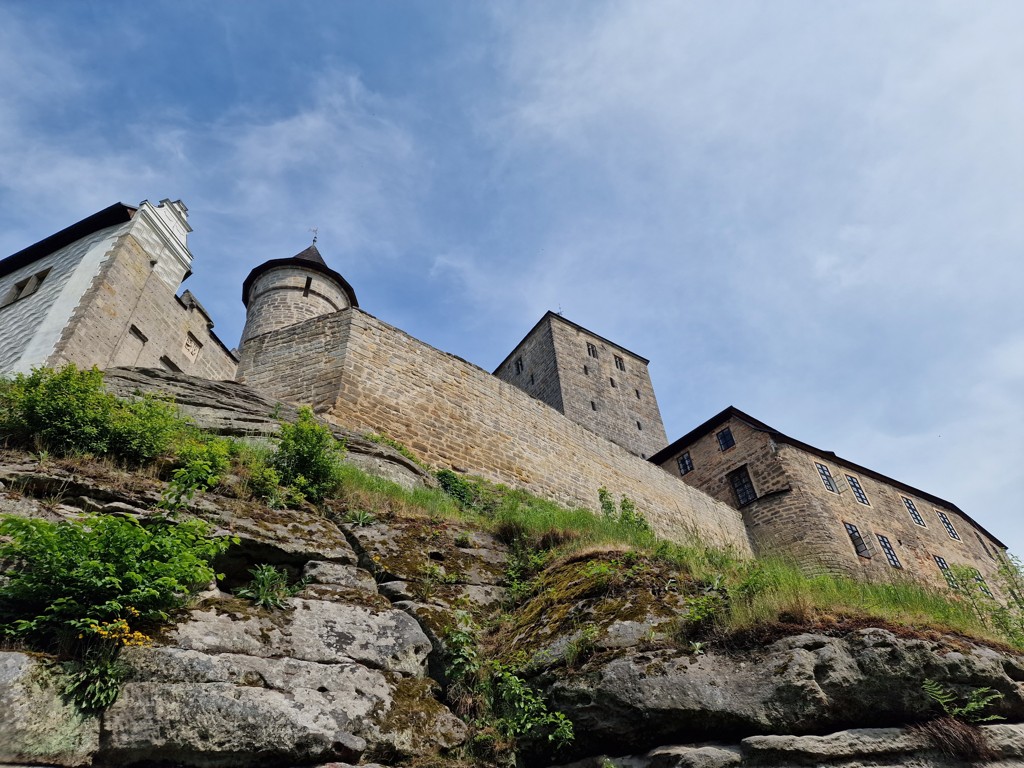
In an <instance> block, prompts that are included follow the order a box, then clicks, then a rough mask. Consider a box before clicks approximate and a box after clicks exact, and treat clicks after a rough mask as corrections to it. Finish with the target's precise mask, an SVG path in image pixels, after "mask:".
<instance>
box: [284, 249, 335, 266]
mask: <svg viewBox="0 0 1024 768" xmlns="http://www.w3.org/2000/svg"><path fill="white" fill-rule="evenodd" d="M292 258H293V259H299V260H301V261H312V262H314V263H316V264H323V265H324V266H325V267H326V266H327V262H326V261H324V257H323V256H321V255H320V251H318V250H317V247H316V243H313V244H312V245H311V246H309V248H307V249H306V250H304V251H301V252H300V253H296V254H295V255H294V256H292Z"/></svg>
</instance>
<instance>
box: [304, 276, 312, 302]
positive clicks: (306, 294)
mask: <svg viewBox="0 0 1024 768" xmlns="http://www.w3.org/2000/svg"><path fill="white" fill-rule="evenodd" d="M312 287H313V278H312V277H307V278H306V284H305V285H304V286H302V298H304V299H307V298H309V289H310V288H312Z"/></svg>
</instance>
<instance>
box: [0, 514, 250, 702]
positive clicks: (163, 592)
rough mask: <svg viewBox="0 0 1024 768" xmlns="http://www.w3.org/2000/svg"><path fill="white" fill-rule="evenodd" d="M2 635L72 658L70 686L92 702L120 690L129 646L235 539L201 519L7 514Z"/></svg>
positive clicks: (185, 595)
mask: <svg viewBox="0 0 1024 768" xmlns="http://www.w3.org/2000/svg"><path fill="white" fill-rule="evenodd" d="M0 537H2V538H0V561H2V562H5V563H6V564H7V570H6V571H5V573H4V576H5V579H4V581H3V582H2V583H0V635H3V636H5V637H7V638H9V639H13V640H17V641H20V642H22V643H24V644H25V645H27V646H28V647H30V648H33V649H35V650H39V651H45V652H52V653H57V654H59V655H61V656H63V657H65V658H66V659H67V661H66V662H65V663H64V664H63V669H64V672H65V682H64V692H65V694H66V695H67V696H69V697H70V698H71V699H72V700H73V701H75V702H76V703H77V704H78V706H79V707H80V708H81V709H82V710H83V711H86V712H92V711H98V710H101V709H104V708H105V707H107V706H109V705H110V704H111V703H113V701H114V699H116V698H117V692H118V690H119V688H120V684H121V680H122V679H123V677H124V669H123V667H122V666H120V665H119V664H118V662H117V656H118V653H119V651H120V650H121V648H122V647H124V646H129V645H144V644H146V643H147V642H148V641H149V637H148V636H147V635H146V634H145V632H144V631H142V630H146V629H151V628H155V627H157V626H158V625H160V624H162V623H164V622H166V621H167V620H168V618H169V614H170V612H171V611H173V610H175V609H177V608H180V607H182V606H183V605H184V604H185V602H186V601H187V600H188V599H189V597H190V596H191V595H193V594H194V593H195V592H196V591H198V590H199V589H201V588H202V587H204V586H205V585H206V584H208V583H209V582H210V581H211V580H212V579H213V577H214V573H213V569H212V568H211V567H210V561H211V560H212V559H213V558H214V557H215V556H216V555H218V554H220V553H221V552H223V551H224V550H225V549H226V548H227V546H228V545H229V544H230V541H229V540H228V539H225V538H211V537H210V526H209V525H208V524H206V523H204V522H202V521H199V520H191V521H187V522H182V523H172V522H170V521H168V520H164V519H158V520H155V521H151V522H149V523H147V524H146V525H141V524H140V523H138V522H137V521H136V520H133V519H130V518H124V517H114V516H107V515H93V516H88V517H84V518H81V519H77V520H72V521H63V522H59V523H52V522H49V521H46V520H38V519H24V518H20V517H13V516H7V517H4V518H2V519H0Z"/></svg>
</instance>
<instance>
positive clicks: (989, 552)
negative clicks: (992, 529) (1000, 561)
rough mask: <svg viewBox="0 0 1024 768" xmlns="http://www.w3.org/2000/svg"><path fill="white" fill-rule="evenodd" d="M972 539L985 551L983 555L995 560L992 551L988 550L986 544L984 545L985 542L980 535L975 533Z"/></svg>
mask: <svg viewBox="0 0 1024 768" xmlns="http://www.w3.org/2000/svg"><path fill="white" fill-rule="evenodd" d="M974 537H975V538H976V539H977V540H978V543H979V544H981V548H982V549H984V550H985V554H986V555H988V556H989V557H990V558H992V559H993V560H995V559H996V557H995V555H993V554H992V550H991V549H989V548H988V544H986V543H985V540H984V539H983V538H981V534H979V533H975V534H974Z"/></svg>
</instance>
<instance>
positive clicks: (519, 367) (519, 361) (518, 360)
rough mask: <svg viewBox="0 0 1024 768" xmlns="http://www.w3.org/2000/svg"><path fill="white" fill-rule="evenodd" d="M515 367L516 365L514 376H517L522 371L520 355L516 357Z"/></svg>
mask: <svg viewBox="0 0 1024 768" xmlns="http://www.w3.org/2000/svg"><path fill="white" fill-rule="evenodd" d="M515 367H516V376H518V375H519V374H520V373H522V372H523V358H521V357H517V358H516V365H515Z"/></svg>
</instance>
